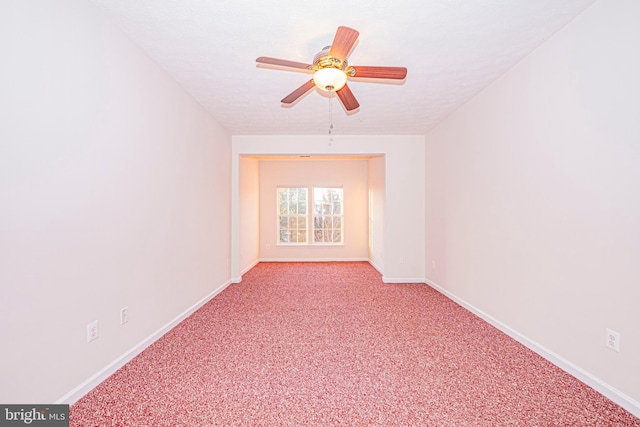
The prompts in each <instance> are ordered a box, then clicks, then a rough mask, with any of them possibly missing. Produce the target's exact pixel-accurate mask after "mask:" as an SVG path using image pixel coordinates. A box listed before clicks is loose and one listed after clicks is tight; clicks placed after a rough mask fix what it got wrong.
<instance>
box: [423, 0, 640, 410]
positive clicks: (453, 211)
mask: <svg viewBox="0 0 640 427" xmlns="http://www.w3.org/2000/svg"><path fill="white" fill-rule="evenodd" d="M638 22H640V2H638V1H636V0H603V1H598V2H596V3H595V4H594V5H593V6H592V7H591V8H589V9H588V10H587V11H586V12H585V13H583V14H582V15H581V16H579V17H578V18H577V19H576V20H574V21H573V22H571V23H570V24H569V25H568V26H567V27H565V28H564V29H563V30H562V31H560V32H559V33H558V34H556V35H555V36H554V37H553V38H551V39H549V40H548V41H547V42H546V43H545V44H544V45H542V46H541V47H540V48H538V49H537V50H536V51H535V52H533V53H532V54H531V55H530V56H528V57H527V58H526V59H525V60H523V61H522V62H521V63H519V64H518V65H517V66H516V67H515V68H513V69H512V70H510V71H509V72H508V73H507V74H506V75H504V76H503V77H502V78H501V79H499V80H498V81H497V82H495V83H494V84H493V85H491V86H490V87H489V88H488V89H487V90H485V91H484V92H483V93H481V94H480V95H479V96H477V97H476V98H474V99H473V100H472V101H471V102H469V103H468V104H466V105H465V106H464V107H463V108H461V109H460V110H459V111H457V112H456V113H455V114H454V115H452V116H451V117H449V118H448V119H447V120H445V121H444V122H443V123H442V124H441V125H440V126H438V127H437V128H436V129H435V130H434V131H432V132H431V133H430V134H429V135H427V137H426V143H427V147H426V171H427V175H426V195H427V208H426V214H427V215H426V224H427V225H426V233H427V234H426V236H427V237H426V243H427V248H426V256H427V258H426V260H425V265H426V266H427V280H428V281H429V282H431V283H433V284H435V285H437V286H439V287H441V288H442V289H443V290H444V291H445V292H448V293H449V294H450V295H452V296H454V297H456V298H458V299H459V300H460V301H462V302H464V303H466V304H468V305H469V306H471V307H474V308H475V309H477V310H479V311H480V312H483V313H485V314H486V315H487V316H489V317H492V318H493V319H495V320H496V321H497V322H500V323H502V324H503V325H504V326H506V328H507V329H509V330H511V331H513V332H514V333H515V334H519V335H521V336H522V337H524V338H525V339H526V340H528V341H529V342H530V343H533V344H537V345H539V348H540V349H542V350H543V351H546V352H548V354H549V355H551V356H554V357H555V356H557V358H558V360H560V361H561V362H562V363H564V365H565V367H569V368H571V369H573V370H574V372H577V373H578V374H579V375H581V376H582V378H583V379H584V378H587V379H589V381H591V382H592V384H595V385H596V386H597V387H598V388H599V390H600V391H603V390H604V392H605V393H606V394H608V395H609V396H610V397H612V396H613V398H614V399H616V400H617V401H618V403H622V404H623V405H624V406H626V407H627V408H629V409H631V410H633V411H634V412H635V413H636V415H638V414H640V406H639V405H638V401H640V369H639V366H640V365H639V364H638V361H640V310H639V309H638V302H639V301H640V286H639V284H640V262H639V260H640V166H639V161H640V119H639V118H640V78H639V77H638V76H640V25H638ZM605 328H611V329H614V330H616V331H618V332H620V333H621V352H620V353H616V352H614V351H612V350H610V349H607V348H605V345H604V344H605Z"/></svg>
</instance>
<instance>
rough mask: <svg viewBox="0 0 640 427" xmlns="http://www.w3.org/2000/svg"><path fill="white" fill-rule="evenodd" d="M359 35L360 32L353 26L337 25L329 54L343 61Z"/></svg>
mask: <svg viewBox="0 0 640 427" xmlns="http://www.w3.org/2000/svg"><path fill="white" fill-rule="evenodd" d="M359 35H360V33H359V32H358V31H356V30H354V29H353V28H349V27H338V31H336V36H335V37H334V38H333V43H331V50H329V55H330V56H333V57H334V58H338V59H339V60H340V61H344V60H345V58H346V57H347V55H349V52H351V49H352V48H353V45H354V44H356V40H358V36H359Z"/></svg>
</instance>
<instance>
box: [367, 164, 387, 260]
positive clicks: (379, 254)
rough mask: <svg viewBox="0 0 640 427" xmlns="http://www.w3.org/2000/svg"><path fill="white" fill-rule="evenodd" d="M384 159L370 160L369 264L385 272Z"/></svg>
mask: <svg viewBox="0 0 640 427" xmlns="http://www.w3.org/2000/svg"><path fill="white" fill-rule="evenodd" d="M384 163H385V159H384V157H374V158H372V159H370V160H369V177H368V181H369V245H368V248H369V251H368V254H369V262H370V263H371V265H373V266H374V267H375V268H376V269H377V270H378V271H380V272H384V230H385V227H384V211H385V209H384V206H385V200H386V196H385V170H384Z"/></svg>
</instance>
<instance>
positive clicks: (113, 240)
mask: <svg viewBox="0 0 640 427" xmlns="http://www.w3.org/2000/svg"><path fill="white" fill-rule="evenodd" d="M0 51H1V52H2V66H1V67H0V93H1V94H2V96H1V97H0V116H1V117H2V119H1V122H0V200H1V201H2V209H0V236H1V237H0V263H1V265H0V294H1V295H0V343H1V347H2V351H1V353H0V378H1V381H0V382H1V384H2V385H1V387H0V402H3V403H25V402H34V403H42V402H54V401H57V400H59V399H61V398H62V397H63V396H65V395H67V394H68V393H69V392H71V391H72V390H74V389H75V388H76V387H78V386H80V385H82V384H83V383H84V382H85V381H86V380H88V379H90V378H91V377H92V376H93V375H94V374H96V373H97V372H99V371H101V370H102V369H104V368H105V367H108V366H110V364H111V363H112V362H114V361H115V360H116V359H118V358H119V357H120V356H122V355H124V354H127V353H128V352H129V351H131V350H132V349H133V348H136V345H137V344H138V343H140V342H142V341H144V340H145V339H146V338H148V337H150V336H152V335H153V334H154V333H155V332H156V331H158V330H160V329H161V328H162V327H163V326H165V325H167V324H169V323H170V322H171V321H172V320H174V319H175V318H176V317H177V316H179V315H180V314H181V313H184V312H185V310H188V309H189V308H191V307H193V306H194V304H197V303H198V302H199V301H202V300H203V299H204V298H206V297H207V296H210V295H212V293H213V292H215V291H216V290H218V289H220V287H222V286H224V285H225V284H226V283H228V281H229V278H230V270H229V266H228V262H227V260H228V258H229V247H230V233H229V228H230V187H231V185H230V179H229V178H230V170H231V167H230V164H231V163H230V143H231V138H230V136H229V135H228V134H227V133H226V132H225V131H224V130H223V129H221V128H220V126H219V125H218V124H217V123H216V122H214V121H213V120H212V119H211V118H210V117H209V116H208V115H207V114H206V113H205V111H204V110H203V109H202V108H201V107H200V106H199V105H198V104H196V102H194V101H193V99H191V98H190V97H189V96H187V95H186V94H185V93H184V92H183V90H182V89H181V88H180V87H178V85H177V84H176V83H174V81H172V80H171V79H169V78H168V77H167V75H166V74H165V73H164V72H163V71H162V70H161V69H160V68H159V67H157V66H156V65H155V64H154V63H152V62H151V61H150V60H149V59H148V58H147V57H146V56H145V55H144V54H142V53H141V51H140V50H138V49H137V48H136V47H134V46H133V45H132V44H131V43H130V42H129V41H128V40H127V39H126V38H125V37H124V36H123V35H122V34H121V33H120V32H119V31H118V30H117V29H115V28H114V27H112V26H111V25H110V24H109V23H108V22H106V21H105V19H103V17H102V16H101V15H100V14H99V13H98V12H97V11H96V10H94V8H93V7H92V6H91V5H89V4H88V3H87V2H85V1H80V0H61V1H56V2H49V1H45V0H39V1H36V0H33V1H17V0H16V1H3V2H2V3H0ZM124 306H128V307H129V317H130V320H129V323H127V324H126V325H124V326H121V325H120V324H119V312H120V308H121V307H124ZM93 320H98V321H99V334H100V336H99V338H98V339H97V340H96V341H93V342H91V343H89V344H88V343H87V342H86V326H87V324H88V323H89V322H91V321H93ZM76 397H77V396H76Z"/></svg>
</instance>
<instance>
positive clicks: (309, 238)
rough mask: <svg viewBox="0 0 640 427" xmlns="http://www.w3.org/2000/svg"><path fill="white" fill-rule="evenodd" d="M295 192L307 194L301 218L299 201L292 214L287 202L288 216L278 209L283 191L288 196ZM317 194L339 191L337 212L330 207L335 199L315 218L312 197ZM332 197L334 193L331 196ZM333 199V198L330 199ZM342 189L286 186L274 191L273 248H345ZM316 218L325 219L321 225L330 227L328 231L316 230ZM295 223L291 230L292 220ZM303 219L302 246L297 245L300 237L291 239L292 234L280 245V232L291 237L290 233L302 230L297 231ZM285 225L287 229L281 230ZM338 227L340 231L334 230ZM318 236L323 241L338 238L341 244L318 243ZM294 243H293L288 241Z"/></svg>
mask: <svg viewBox="0 0 640 427" xmlns="http://www.w3.org/2000/svg"><path fill="white" fill-rule="evenodd" d="M293 189H295V190H297V191H298V193H299V192H300V190H305V191H306V196H307V198H306V200H305V203H304V204H302V206H304V207H305V208H306V212H305V213H304V214H301V213H299V209H300V206H301V203H300V200H298V201H297V202H296V203H297V208H296V209H293V211H295V212H291V210H292V209H291V206H290V205H289V202H287V210H288V211H289V212H287V213H282V212H281V210H280V208H281V206H280V205H281V192H282V191H283V190H286V191H287V194H290V193H289V192H290V191H291V190H293ZM316 190H340V192H339V194H340V203H339V204H338V206H339V212H336V204H335V203H333V202H335V199H331V200H329V206H325V207H324V209H320V210H321V212H320V213H319V214H316V212H315V211H316V209H315V208H316V206H315V204H316V202H315V194H316ZM331 194H332V195H333V192H332V193H331ZM331 197H333V196H331ZM344 212H345V210H344V189H343V187H342V186H335V185H331V186H326V185H325V186H320V185H308V186H302V185H296V186H285V185H279V186H277V187H276V242H277V243H276V245H278V246H343V245H344V228H345V227H344V225H345V224H344ZM318 216H323V217H328V218H325V220H324V223H325V224H327V225H329V227H328V230H327V229H316V224H317V223H316V217H318ZM285 217H286V221H283V219H284V218H285ZM292 219H293V220H294V221H296V222H295V226H294V227H293V228H291V225H292V222H291V220H292ZM302 219H304V222H303V225H304V227H305V228H304V231H305V234H304V240H305V241H303V242H301V241H299V237H300V235H299V234H296V237H295V238H293V239H291V236H292V234H289V237H290V241H282V235H283V232H284V233H286V232H289V233H291V232H292V231H296V230H301V229H302V228H301V227H300V225H301V222H300V221H301V220H302ZM284 222H286V228H283V224H284ZM336 224H337V225H339V229H338V230H336V229H335V228H334V227H335V226H336ZM318 232H319V233H321V237H322V239H323V240H324V239H325V238H327V237H329V236H330V238H331V239H332V240H333V239H334V238H335V236H336V235H337V236H338V237H339V238H340V240H339V241H320V242H317V241H316V236H317V233H318ZM291 240H293V241H291Z"/></svg>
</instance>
